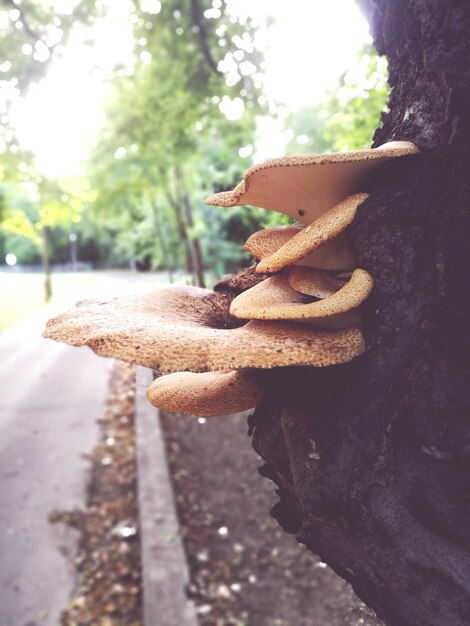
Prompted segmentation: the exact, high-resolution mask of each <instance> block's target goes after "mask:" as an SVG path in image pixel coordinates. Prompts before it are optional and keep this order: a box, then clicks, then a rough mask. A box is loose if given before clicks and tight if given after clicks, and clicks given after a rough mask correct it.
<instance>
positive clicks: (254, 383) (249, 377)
mask: <svg viewBox="0 0 470 626" xmlns="http://www.w3.org/2000/svg"><path fill="white" fill-rule="evenodd" d="M264 396H265V386H264V385H263V383H262V382H261V380H260V376H259V373H258V372H256V371H253V370H239V371H228V372H206V373H203V374H194V373H192V372H178V373H176V374H168V375H167V376H161V377H160V378H157V380H155V381H154V382H153V383H152V384H151V385H150V387H149V388H148V389H147V398H148V399H149V400H150V402H151V403H152V404H153V405H154V406H156V407H158V408H159V409H161V410H163V411H170V412H172V413H183V414H186V415H200V416H202V417H212V416H214V415H227V414H228V413H237V412H238V411H245V410H246V409H251V408H253V407H255V406H256V405H258V404H259V403H260V402H261V401H262V399H263V398H264Z"/></svg>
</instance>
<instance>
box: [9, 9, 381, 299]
mask: <svg viewBox="0 0 470 626" xmlns="http://www.w3.org/2000/svg"><path fill="white" fill-rule="evenodd" d="M109 10H110V5H106V4H103V3H102V2H99V1H96V2H95V1H92V0H88V1H86V2H79V3H76V2H75V3H74V2H72V1H70V2H65V1H64V2H62V3H57V2H51V3H36V2H33V1H32V0H29V1H26V0H23V1H22V2H21V3H17V2H16V0H3V3H2V5H1V8H0V30H1V31H2V35H4V36H3V37H2V38H1V41H0V72H1V74H0V76H1V79H0V87H1V92H0V99H1V102H0V107H1V116H2V117H1V119H2V131H1V135H0V144H1V145H0V150H1V161H0V224H1V231H0V263H2V262H3V259H4V258H5V256H6V254H8V253H11V252H14V254H15V255H16V257H17V260H18V262H19V263H21V264H35V263H38V262H40V261H41V260H42V263H43V265H44V268H45V269H46V270H47V268H48V267H49V265H50V264H53V265H59V264H68V265H69V266H71V265H73V263H74V254H75V261H76V260H77V255H78V260H79V262H80V263H81V264H82V266H83V264H87V266H89V267H94V268H102V267H129V266H131V267H133V268H138V269H142V270H148V269H153V270H165V271H166V272H167V275H168V279H169V280H170V281H173V280H175V279H181V278H182V277H185V280H187V281H191V282H193V283H194V284H199V285H204V284H205V283H206V282H207V280H209V281H211V280H214V278H215V277H216V276H217V275H221V274H222V273H224V272H226V271H230V270H233V269H236V268H237V267H240V266H242V265H246V264H249V262H250V258H249V256H248V255H247V254H246V253H244V252H243V245H242V244H243V242H244V240H245V239H246V238H247V237H248V236H249V235H250V234H251V233H252V232H253V231H255V230H258V229H260V228H262V227H265V226H267V225H271V224H272V225H274V224H277V223H280V222H281V221H282V219H285V218H283V217H282V216H280V215H277V214H274V213H272V212H266V211H263V210H256V209H255V210H253V209H250V210H247V209H246V208H244V207H239V208H234V209H232V210H217V209H216V208H214V207H207V206H205V205H204V204H203V199H204V197H205V196H206V195H208V194H210V193H212V192H213V191H220V190H223V189H227V188H231V187H233V186H234V185H235V184H237V182H238V181H239V180H240V179H241V177H242V175H243V172H244V171H245V170H246V169H247V168H248V167H249V166H250V165H252V163H253V159H256V158H257V152H258V149H257V146H258V143H257V142H258V140H259V135H260V125H261V123H260V120H261V121H262V120H263V119H266V118H268V117H269V118H273V117H275V116H277V118H278V121H279V124H280V125H281V127H282V126H283V127H284V130H283V131H282V132H284V134H285V136H286V138H287V145H286V152H287V153H291V154H294V153H305V152H325V151H331V150H340V149H354V148H362V147H366V146H369V145H370V141H371V137H372V134H373V131H374V129H375V127H376V126H377V121H378V119H379V116H380V112H381V111H382V110H383V109H384V107H385V105H386V102H387V98H388V92H387V82H386V78H387V68H386V63H385V61H384V60H383V59H381V58H379V57H377V55H376V54H375V52H374V51H373V49H372V48H371V47H370V46H366V47H365V48H364V49H363V50H362V51H361V53H360V55H359V57H358V59H357V60H356V62H355V63H353V64H352V66H351V68H350V69H349V70H348V71H346V72H345V73H344V74H343V75H342V76H341V77H340V79H339V82H338V84H332V85H331V87H330V89H329V90H328V91H327V92H326V94H325V95H324V97H323V99H322V101H321V102H317V103H316V104H313V105H312V106H309V107H302V108H298V109H297V110H292V109H288V108H286V106H285V105H284V104H282V103H277V102H274V101H273V99H272V98H269V97H267V96H266V94H265V93H264V92H263V69H264V59H263V52H264V51H263V49H262V47H261V46H260V45H259V43H258V41H257V38H256V34H257V30H259V29H260V28H264V29H266V28H269V21H268V18H267V19H266V22H265V23H264V24H261V25H260V24H259V23H258V24H256V23H254V22H253V21H252V20H250V19H249V18H247V17H244V16H243V15H241V14H238V13H236V12H234V11H233V10H230V5H228V6H227V4H226V3H225V2H222V0H212V1H209V0H164V1H162V2H160V1H159V0H141V1H140V2H133V3H130V9H129V21H130V25H129V28H131V29H132V52H131V54H129V55H128V58H127V60H126V62H121V63H118V64H117V65H115V67H114V69H113V70H112V71H111V72H109V73H108V74H107V76H106V81H105V82H106V98H105V100H104V101H103V103H102V118H101V123H100V125H99V128H98V130H97V132H96V133H95V135H94V138H93V141H92V142H91V145H90V146H89V153H88V157H87V162H86V167H85V169H84V171H83V172H82V173H80V175H77V176H75V177H67V178H64V177H52V178H51V176H47V175H46V174H44V172H43V171H41V169H40V167H38V163H37V162H36V159H35V155H34V154H33V153H32V152H31V151H26V150H25V149H24V148H23V147H22V145H21V142H20V141H19V140H18V137H17V133H16V129H15V123H14V122H15V115H14V109H15V106H14V105H15V102H16V101H17V100H18V99H21V98H24V97H25V96H26V95H27V94H28V92H30V91H31V90H34V89H35V88H36V87H37V85H38V84H39V82H40V81H41V80H42V79H43V78H44V76H46V74H47V72H48V69H49V67H50V66H51V64H53V63H54V62H55V60H57V59H60V57H61V55H63V54H64V51H66V49H67V45H68V42H69V40H70V39H71V38H73V37H74V36H75V35H76V33H77V32H81V31H84V32H90V33H93V25H94V24H95V23H97V22H98V21H99V20H100V19H103V17H106V12H107V11H109ZM87 28H88V29H89V30H88V31H87V30H86V29H87ZM37 123H38V124H40V123H41V120H40V119H39V118H38V119H37ZM270 156H278V154H272V155H270ZM75 266H77V264H76V263H75ZM78 266H79V267H80V264H79V265H78ZM206 274H207V276H206ZM47 283H48V281H46V292H48V291H49V290H50V286H48V284H47Z"/></svg>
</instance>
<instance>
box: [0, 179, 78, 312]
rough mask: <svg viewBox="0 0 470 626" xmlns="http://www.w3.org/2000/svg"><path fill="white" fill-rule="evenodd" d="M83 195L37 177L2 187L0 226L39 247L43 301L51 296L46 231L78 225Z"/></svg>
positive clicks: (47, 235)
mask: <svg viewBox="0 0 470 626" xmlns="http://www.w3.org/2000/svg"><path fill="white" fill-rule="evenodd" d="M85 195H86V194H85V193H84V191H83V190H81V193H70V192H66V191H65V190H64V189H63V188H62V187H61V186H60V185H59V184H58V183H56V182H54V181H49V180H47V179H45V178H43V177H40V176H37V177H36V180H30V181H28V182H23V184H18V185H12V184H10V185H8V186H5V198H6V200H5V202H6V206H7V210H6V211H5V215H4V217H3V220H1V221H0V226H1V227H2V229H3V230H4V231H5V232H8V233H12V234H14V235H19V236H20V237H24V238H26V239H28V240H29V241H30V242H32V243H33V244H34V245H35V246H37V247H38V248H39V250H40V252H41V260H42V266H43V270H44V296H45V300H46V302H48V301H49V300H50V299H51V296H52V283H51V268H50V250H49V234H48V232H49V229H51V228H53V227H56V226H58V225H60V224H70V223H75V224H76V223H78V222H79V221H80V217H81V213H82V211H83V199H84V197H85Z"/></svg>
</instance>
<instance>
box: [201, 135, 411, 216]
mask: <svg viewBox="0 0 470 626" xmlns="http://www.w3.org/2000/svg"><path fill="white" fill-rule="evenodd" d="M417 152H418V148H417V147H416V146H415V145H414V144H413V143H411V142H409V141H392V142H390V143H386V144H384V145H383V146H380V147H378V148H373V149H369V150H355V151H353V152H336V153H331V154H312V155H306V156H292V157H281V158H279V159H270V160H268V161H265V162H264V163H260V164H259V165H255V166H254V167H251V168H250V169H249V170H248V171H247V172H246V174H245V176H244V178H243V180H242V181H241V182H240V183H239V184H238V185H237V186H236V187H235V189H233V190H232V191H223V192H221V193H216V194H213V195H211V196H209V197H208V198H207V199H206V201H205V202H206V204H213V205H216V206H223V207H231V206H236V205H240V204H251V205H253V206H258V207H262V208H265V209H270V210H272V211H279V212H280V213H285V214H286V215H289V216H290V217H292V218H293V219H295V220H299V221H301V222H303V223H304V224H310V223H311V222H313V221H314V220H315V219H317V218H318V217H319V216H320V215H321V214H322V213H324V212H325V211H328V210H329V209H331V207H333V206H335V205H336V204H338V202H340V201H341V200H343V199H344V198H346V197H347V196H349V195H351V194H353V193H356V192H358V191H364V190H365V189H367V187H366V184H365V181H366V178H367V176H368V175H369V174H370V172H371V171H372V170H373V169H375V168H376V167H377V166H379V165H380V164H382V163H384V162H386V161H388V160H389V159H394V158H397V157H401V156H407V155H410V154H416V153H417Z"/></svg>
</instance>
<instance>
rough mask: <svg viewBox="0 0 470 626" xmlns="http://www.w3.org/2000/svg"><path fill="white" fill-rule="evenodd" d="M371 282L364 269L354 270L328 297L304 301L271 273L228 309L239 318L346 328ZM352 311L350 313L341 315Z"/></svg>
mask: <svg viewBox="0 0 470 626" xmlns="http://www.w3.org/2000/svg"><path fill="white" fill-rule="evenodd" d="M373 286H374V281H373V279H372V276H371V275H370V274H368V273H367V272H366V271H365V270H361V269H357V270H355V271H354V272H353V273H352V276H351V278H350V279H349V281H348V282H347V283H346V284H344V285H343V286H342V287H341V289H338V290H337V291H336V292H335V293H334V294H332V295H330V296H329V297H327V298H325V299H322V300H317V301H315V302H308V301H307V297H306V296H305V295H303V294H301V293H299V292H298V291H295V290H294V289H292V287H290V285H289V282H288V280H287V278H285V277H284V276H279V275H278V276H273V277H271V278H268V279H266V280H265V281H263V282H262V283H260V284H259V285H256V286H255V287H252V288H251V289H248V290H247V291H244V292H243V293H241V294H240V295H239V296H237V297H236V298H235V299H234V300H233V302H232V304H231V307H230V312H231V314H232V315H234V316H235V317H238V318H241V319H251V320H253V319H257V320H296V321H302V322H309V323H311V324H313V325H322V324H328V326H329V327H333V328H335V327H340V328H341V327H342V328H344V327H346V326H350V325H352V324H355V323H357V322H358V319H357V318H356V317H355V309H357V307H358V306H359V305H360V304H362V302H364V300H365V299H366V298H367V297H368V296H369V294H370V292H371V291H372V288H373ZM351 311H353V312H354V316H353V317H352V318H350V317H349V316H346V317H344V316H343V314H346V313H350V312H351Z"/></svg>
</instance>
